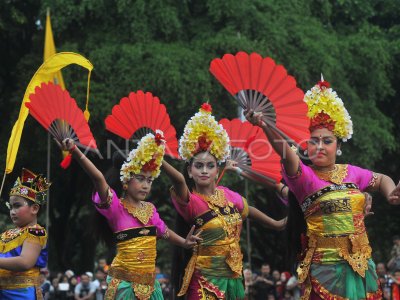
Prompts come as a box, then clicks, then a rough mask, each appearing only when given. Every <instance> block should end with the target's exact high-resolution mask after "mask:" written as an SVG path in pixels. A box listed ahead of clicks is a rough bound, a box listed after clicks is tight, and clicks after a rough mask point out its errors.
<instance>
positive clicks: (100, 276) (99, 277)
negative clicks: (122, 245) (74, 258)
mask: <svg viewBox="0 0 400 300" xmlns="http://www.w3.org/2000/svg"><path fill="white" fill-rule="evenodd" d="M106 276H107V274H106V273H105V272H104V269H103V268H101V267H99V268H97V270H96V272H95V277H96V279H95V280H94V281H93V285H94V287H95V288H96V297H95V299H96V300H103V299H104V293H103V290H102V288H103V284H102V282H103V281H104V282H105V279H106ZM106 286H107V283H106Z"/></svg>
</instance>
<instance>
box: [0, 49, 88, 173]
mask: <svg viewBox="0 0 400 300" xmlns="http://www.w3.org/2000/svg"><path fill="white" fill-rule="evenodd" d="M70 64H77V65H80V66H82V67H83V68H86V69H87V70H88V71H89V74H88V85H87V93H86V110H85V115H86V116H88V115H89V113H88V103H89V82H90V74H91V71H92V70H93V65H92V64H91V62H90V61H89V60H87V59H86V58H85V57H83V56H82V55H80V54H77V53H72V52H60V53H57V54H54V55H53V56H50V57H49V58H48V59H47V60H46V61H45V62H44V63H43V64H42V65H41V66H40V68H39V69H38V70H37V71H36V73H35V75H33V77H32V79H31V81H30V82H29V85H28V87H27V88H26V91H25V95H24V99H23V100H22V104H21V108H20V111H19V116H18V120H17V121H16V122H15V124H14V127H13V129H12V132H11V137H10V140H9V141H8V147H7V162H6V173H7V174H9V173H11V172H12V170H13V168H14V164H15V158H16V156H17V152H18V148H19V143H20V141H21V135H22V129H23V128H24V123H25V120H26V117H27V116H28V114H29V110H28V108H27V107H26V106H25V102H27V101H29V95H30V94H32V93H33V92H34V91H35V87H36V86H39V85H40V84H41V83H42V82H45V83H47V82H49V81H52V80H53V75H54V73H56V72H58V71H60V70H61V69H62V68H64V67H66V66H68V65H70Z"/></svg>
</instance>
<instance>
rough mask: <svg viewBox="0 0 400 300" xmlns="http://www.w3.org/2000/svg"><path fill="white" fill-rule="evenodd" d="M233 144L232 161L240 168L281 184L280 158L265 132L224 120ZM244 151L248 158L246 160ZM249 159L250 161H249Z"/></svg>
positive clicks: (240, 123) (237, 120) (223, 123)
mask: <svg viewBox="0 0 400 300" xmlns="http://www.w3.org/2000/svg"><path fill="white" fill-rule="evenodd" d="M219 123H220V124H221V125H222V126H223V127H224V129H225V130H226V131H227V133H228V135H229V139H230V144H231V159H233V160H235V161H236V162H237V163H238V166H239V167H240V168H243V169H244V170H246V171H250V173H251V171H252V172H254V173H256V174H261V175H262V176H264V177H266V178H267V179H272V180H273V181H275V182H279V181H280V180H281V178H282V175H281V165H280V157H279V155H278V154H277V153H276V152H275V151H274V150H273V148H272V146H271V144H270V143H269V142H268V139H267V137H266V136H265V133H264V132H263V130H262V129H261V128H259V127H257V126H253V125H252V124H250V123H249V122H247V121H245V122H242V121H241V120H239V119H233V120H228V119H222V120H221V121H219ZM243 151H244V152H245V154H246V156H245V158H244V155H243ZM247 158H248V159H247Z"/></svg>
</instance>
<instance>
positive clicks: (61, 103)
mask: <svg viewBox="0 0 400 300" xmlns="http://www.w3.org/2000/svg"><path fill="white" fill-rule="evenodd" d="M29 99H30V102H26V104H25V105H26V107H27V108H29V113H30V114H31V115H32V116H33V117H34V118H35V119H36V120H37V121H38V122H39V123H40V124H41V125H42V126H43V127H44V128H45V129H46V130H47V131H49V132H50V134H51V135H52V136H53V137H54V138H55V139H56V140H57V141H59V142H62V141H63V140H64V139H66V138H70V139H73V140H74V141H75V144H76V145H77V146H79V147H82V148H84V149H87V150H95V151H96V152H97V145H96V141H95V139H94V137H93V135H92V132H91V131H90V128H89V125H88V123H87V121H86V119H85V117H84V115H83V112H82V110H81V109H80V108H79V107H78V106H77V104H76V101H75V99H73V98H71V96H70V95H69V93H68V91H64V90H62V88H61V87H60V86H59V85H56V84H53V83H51V82H49V83H47V84H46V83H42V84H41V85H40V87H39V86H37V87H36V88H35V92H34V93H33V94H30V95H29ZM70 159H71V157H70V156H69V158H67V159H66V161H64V162H63V164H64V166H63V165H62V166H63V167H67V166H68V164H69V163H68V161H70ZM65 164H66V165H65Z"/></svg>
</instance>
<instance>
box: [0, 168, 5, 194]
mask: <svg viewBox="0 0 400 300" xmlns="http://www.w3.org/2000/svg"><path fill="white" fill-rule="evenodd" d="M6 176H7V172H6V170H4V175H3V180H2V182H1V188H0V197H1V193H2V192H3V187H4V181H5V180H6Z"/></svg>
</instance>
